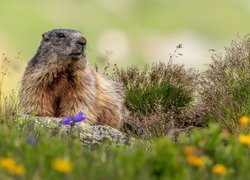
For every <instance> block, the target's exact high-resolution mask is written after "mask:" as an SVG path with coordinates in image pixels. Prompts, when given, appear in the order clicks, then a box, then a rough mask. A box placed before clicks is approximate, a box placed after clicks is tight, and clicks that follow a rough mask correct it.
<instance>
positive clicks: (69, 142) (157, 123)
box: [0, 36, 250, 179]
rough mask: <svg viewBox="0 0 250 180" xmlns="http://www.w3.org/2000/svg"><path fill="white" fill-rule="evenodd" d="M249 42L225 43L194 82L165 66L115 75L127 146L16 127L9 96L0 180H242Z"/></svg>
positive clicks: (247, 141)
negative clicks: (130, 141)
mask: <svg viewBox="0 0 250 180" xmlns="http://www.w3.org/2000/svg"><path fill="white" fill-rule="evenodd" d="M249 42H250V41H249V36H246V37H244V38H241V39H238V40H236V41H233V42H232V44H231V45H230V46H229V47H228V48H226V50H225V54H224V55H215V56H214V57H213V61H212V63H211V64H210V65H209V67H208V70H207V71H206V72H205V73H204V74H202V75H199V73H198V72H196V71H194V70H188V69H186V68H185V67H183V66H180V65H176V64H174V63H172V62H171V61H169V62H168V63H159V64H152V65H150V66H145V68H144V69H142V70H140V69H139V68H138V67H135V66H133V67H129V68H127V69H122V68H118V67H115V68H114V71H113V74H110V77H111V78H113V79H116V80H119V81H121V82H123V83H124V85H125V92H126V103H127V107H128V109H129V110H130V111H131V115H130V117H129V118H128V119H127V120H128V122H129V123H130V124H131V126H132V127H133V128H134V129H136V130H138V131H137V132H136V135H135V134H133V132H132V135H134V136H136V142H135V144H134V145H133V146H127V145H124V146H120V147H118V146H116V145H115V144H112V143H104V144H103V145H100V146H98V147H86V146H84V145H83V144H82V143H81V142H80V140H79V139H78V138H76V137H77V134H76V133H77V132H74V131H72V132H70V133H69V134H61V133H55V132H54V131H47V130H46V129H44V128H34V127H33V126H32V125H31V124H30V123H28V124H21V122H22V121H21V120H20V117H18V116H15V115H13V114H15V113H13V112H15V111H16V110H18V109H17V106H16V104H17V102H16V101H17V99H16V97H15V95H13V97H11V98H2V101H1V112H0V113H1V115H0V139H1V141H0V147H1V148H0V179H15V178H16V179H62V178H65V179H80V178H81V179H82V178H85V179H201V177H202V178H203V179H249V178H250V174H249V168H250V163H249V162H250V156H249V155H250V154H249V153H250V151H249V150H250V149H249V148H250V134H249V133H250V131H249V130H250V112H249V109H250V104H249V95H250V92H249V62H250V56H249V55H250V46H249ZM2 60H3V61H5V59H2ZM2 75H4V76H6V74H2ZM4 76H3V78H4ZM1 83H2V81H0V84H1ZM1 96H2V97H3V95H1ZM165 98H166V99H165ZM9 112H11V113H9ZM197 121H200V125H199V126H202V127H203V128H198V127H195V126H198V125H197ZM190 126H192V128H193V130H192V132H191V133H190V135H187V133H185V132H186V131H185V128H187V127H188V128H190ZM171 130H176V131H179V133H178V136H177V137H176V138H177V139H176V140H177V141H172V140H170V139H169V138H168V137H167V135H168V132H170V131H171ZM182 130H184V131H182ZM138 132H139V133H138Z"/></svg>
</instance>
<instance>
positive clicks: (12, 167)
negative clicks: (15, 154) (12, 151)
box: [0, 158, 25, 176]
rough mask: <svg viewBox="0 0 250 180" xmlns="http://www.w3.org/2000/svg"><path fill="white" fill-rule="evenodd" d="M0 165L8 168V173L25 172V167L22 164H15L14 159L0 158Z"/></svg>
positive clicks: (19, 173) (20, 173) (16, 174)
mask: <svg viewBox="0 0 250 180" xmlns="http://www.w3.org/2000/svg"><path fill="white" fill-rule="evenodd" d="M0 167H1V168H4V169H6V170H8V172H9V173H11V174H12V175H15V176H21V175H24V174H25V168H24V166H22V165H17V164H16V161H15V159H12V158H0Z"/></svg>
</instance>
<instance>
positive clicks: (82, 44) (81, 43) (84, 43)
mask: <svg viewBox="0 0 250 180" xmlns="http://www.w3.org/2000/svg"><path fill="white" fill-rule="evenodd" d="M77 44H79V45H81V46H83V47H84V46H86V44H87V41H86V39H85V38H81V39H79V40H78V41H77Z"/></svg>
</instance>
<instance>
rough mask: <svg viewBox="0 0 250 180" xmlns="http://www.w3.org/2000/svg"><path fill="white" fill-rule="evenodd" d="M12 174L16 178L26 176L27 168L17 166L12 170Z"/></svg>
mask: <svg viewBox="0 0 250 180" xmlns="http://www.w3.org/2000/svg"><path fill="white" fill-rule="evenodd" d="M10 173H11V174H13V175H15V176H21V175H24V174H25V168H24V166H22V165H17V166H15V167H14V168H13V169H12V170H10Z"/></svg>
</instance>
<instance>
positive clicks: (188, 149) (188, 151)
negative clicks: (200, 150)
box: [183, 145, 196, 155]
mask: <svg viewBox="0 0 250 180" xmlns="http://www.w3.org/2000/svg"><path fill="white" fill-rule="evenodd" d="M183 151H184V153H185V154H186V155H192V154H194V152H195V151H196V149H195V147H193V146H191V145H189V146H185V147H184V149H183Z"/></svg>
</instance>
